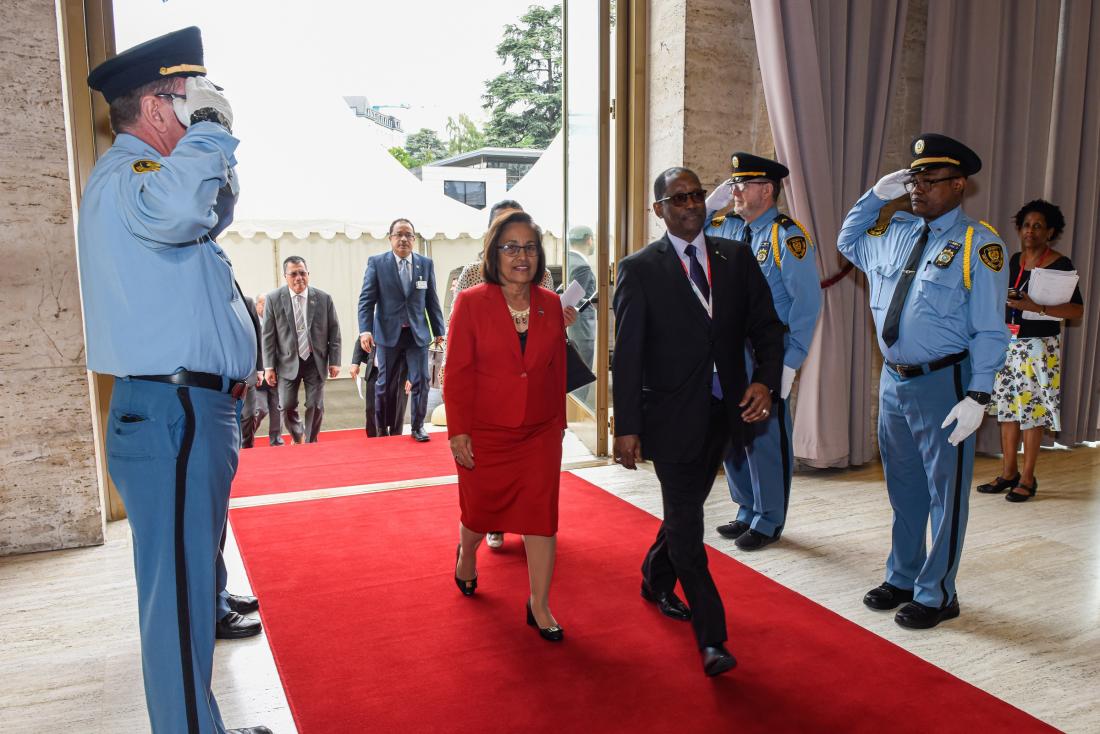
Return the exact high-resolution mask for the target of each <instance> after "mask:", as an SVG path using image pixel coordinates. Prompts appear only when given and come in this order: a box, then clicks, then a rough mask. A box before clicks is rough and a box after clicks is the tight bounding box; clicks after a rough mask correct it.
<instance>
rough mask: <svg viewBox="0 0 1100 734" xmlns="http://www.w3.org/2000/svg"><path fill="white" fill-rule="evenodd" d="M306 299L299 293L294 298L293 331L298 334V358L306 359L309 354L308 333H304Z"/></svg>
mask: <svg viewBox="0 0 1100 734" xmlns="http://www.w3.org/2000/svg"><path fill="white" fill-rule="evenodd" d="M305 306H306V297H305V296H303V295H302V294H301V293H298V294H295V296H294V331H296V332H297V333H298V356H299V357H301V358H302V359H308V358H309V354H310V348H309V333H308V332H307V331H306V313H305V310H306V309H305Z"/></svg>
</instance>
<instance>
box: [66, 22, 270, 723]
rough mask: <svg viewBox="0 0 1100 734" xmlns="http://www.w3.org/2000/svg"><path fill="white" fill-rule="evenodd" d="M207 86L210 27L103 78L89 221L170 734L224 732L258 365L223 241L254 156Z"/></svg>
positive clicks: (98, 307)
mask: <svg viewBox="0 0 1100 734" xmlns="http://www.w3.org/2000/svg"><path fill="white" fill-rule="evenodd" d="M205 75H206V69H205V68H204V67H203V53H202V38H201V36H200V33H199V29H198V28H186V29H183V30H180V31H176V32H174V33H170V34H168V35H166V36H162V37H160V38H156V39H154V40H152V41H148V42H146V43H143V44H141V45H139V46H135V47H134V48H132V49H130V50H128V51H126V52H124V53H121V54H119V55H118V56H115V57H114V58H112V59H109V60H108V61H106V62H104V63H103V64H101V65H100V66H98V67H96V68H95V69H94V70H93V71H92V73H91V74H90V75H89V76H88V85H89V86H90V87H91V88H92V89H96V90H98V91H100V92H102V93H103V96H104V97H105V98H106V99H107V102H108V103H109V104H110V107H111V126H112V127H113V128H114V130H115V132H116V133H117V137H116V139H115V142H114V145H112V146H111V149H110V150H108V151H107V153H106V154H105V155H104V156H103V157H102V158H100V159H99V161H98V162H97V163H96V166H95V168H94V169H93V170H92V173H91V176H90V177H89V179H88V185H87V187H86V189H85V191H84V198H83V201H82V202H81V206H80V225H79V231H78V239H79V244H80V253H79V254H80V276H81V288H82V295H83V299H84V317H85V324H86V329H87V342H88V344H87V348H88V367H89V369H92V370H94V371H96V372H100V373H103V374H109V375H114V376H115V383H114V391H113V393H112V396H111V409H110V417H109V422H108V427H107V468H108V470H109V471H110V473H111V478H112V479H114V481H115V484H116V485H117V486H118V489H119V492H120V493H121V495H122V499H123V501H124V502H125V504H126V510H127V513H128V514H129V518H130V527H131V530H132V532H133V542H134V566H135V570H136V576H137V591H138V610H139V614H140V624H141V650H142V668H143V672H144V677H145V698H146V703H147V704H148V708H149V719H150V722H151V724H152V729H153V731H154V732H156V733H157V734H163V733H164V732H189V733H190V734H194V733H196V732H200V733H201V734H209V733H216V734H221V733H222V732H225V727H224V726H223V725H222V720H221V715H220V713H219V712H218V705H217V703H216V702H215V700H214V696H213V695H212V694H211V692H210V676H211V668H212V665H213V655H214V619H215V595H216V583H215V559H216V557H217V555H218V545H219V541H220V539H221V535H222V530H223V528H224V526H225V518H226V511H227V507H228V503H229V484H230V481H231V480H232V478H233V474H234V473H235V471H236V468H237V452H238V447H239V446H240V428H239V424H238V419H237V414H238V406H239V402H238V401H239V399H240V397H241V396H242V395H243V394H244V388H245V385H244V380H246V379H250V378H251V376H252V374H253V372H254V370H255V364H256V334H255V331H254V329H253V326H252V322H251V320H250V319H249V316H248V313H247V312H246V311H245V306H244V300H243V297H242V296H241V294H240V291H239V289H238V288H237V285H236V282H235V280H234V277H233V268H232V267H231V265H230V263H229V260H228V259H227V258H226V256H225V253H224V252H222V250H221V248H220V247H218V245H217V244H215V242H214V239H213V238H214V237H216V236H217V234H218V233H220V232H221V231H222V230H223V229H224V228H225V227H226V226H227V225H228V224H229V222H230V221H231V219H232V214H231V212H232V208H233V202H234V200H235V198H236V186H235V182H234V180H233V167H234V166H235V165H236V160H235V159H234V157H233V151H234V150H235V149H236V147H237V142H238V141H237V139H236V138H234V137H233V135H232V134H231V132H230V127H231V125H232V121H233V113H232V110H231V108H230V106H229V103H228V102H227V101H226V98H225V97H224V96H223V95H222V94H221V92H220V91H219V90H218V88H217V87H215V86H214V85H213V84H211V83H210V82H209V81H207V80H206V78H205ZM166 294H167V295H168V296H169V297H168V298H167V299H166V298H165V295H166ZM232 731H236V732H243V733H249V734H262V733H265V732H268V731H269V730H268V729H267V728H266V727H262V726H261V727H253V728H250V729H236V730H232Z"/></svg>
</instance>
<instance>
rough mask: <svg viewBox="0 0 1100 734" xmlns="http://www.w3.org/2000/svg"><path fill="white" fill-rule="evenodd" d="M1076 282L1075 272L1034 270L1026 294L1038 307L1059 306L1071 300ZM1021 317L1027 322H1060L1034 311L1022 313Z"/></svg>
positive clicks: (1057, 319)
mask: <svg viewBox="0 0 1100 734" xmlns="http://www.w3.org/2000/svg"><path fill="white" fill-rule="evenodd" d="M1077 280H1078V277H1077V271H1076V270H1048V269H1047V268H1036V269H1035V270H1032V271H1031V278H1030V280H1029V281H1028V284H1027V294H1028V296H1030V297H1031V300H1033V301H1035V302H1036V303H1038V304H1039V305H1040V306H1060V305H1062V304H1063V303H1069V300H1070V299H1071V298H1073V291H1074V289H1075V288H1077ZM1023 317H1024V318H1025V319H1027V320H1028V321H1061V319H1059V318H1058V317H1057V316H1044V315H1043V314H1040V313H1036V312H1035V311H1024V313H1023Z"/></svg>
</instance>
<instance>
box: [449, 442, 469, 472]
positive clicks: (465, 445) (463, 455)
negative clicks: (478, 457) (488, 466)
mask: <svg viewBox="0 0 1100 734" xmlns="http://www.w3.org/2000/svg"><path fill="white" fill-rule="evenodd" d="M451 454H452V455H453V456H454V457H455V462H456V463H457V464H458V465H459V466H461V467H465V468H466V469H473V468H474V447H473V444H472V443H471V442H470V435H469V434H468V433H463V434H460V435H458V436H455V437H454V438H452V439H451Z"/></svg>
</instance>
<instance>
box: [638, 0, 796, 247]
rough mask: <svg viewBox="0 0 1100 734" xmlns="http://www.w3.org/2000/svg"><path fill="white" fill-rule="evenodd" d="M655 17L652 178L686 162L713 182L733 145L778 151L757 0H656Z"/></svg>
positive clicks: (725, 168) (656, 224)
mask: <svg viewBox="0 0 1100 734" xmlns="http://www.w3.org/2000/svg"><path fill="white" fill-rule="evenodd" d="M649 18H650V26H649V69H648V78H649V90H648V91H649V120H648V124H649V131H650V135H649V147H648V167H649V180H650V181H652V180H653V179H654V178H656V176H657V174H658V173H660V172H661V171H663V170H664V169H666V168H669V167H670V166H679V165H684V166H687V167H688V168H690V169H692V170H694V171H695V172H696V173H698V174H699V178H700V179H702V182H703V187H704V188H706V189H707V190H713V188H714V186H715V185H716V184H718V183H720V182H722V181H724V180H725V179H726V178H728V177H729V158H730V153H732V152H733V151H735V150H745V151H751V152H754V153H757V154H759V155H763V156H768V157H772V156H773V155H774V154H775V144H774V143H773V142H772V133H771V127H770V126H769V124H768V113H767V108H766V107H765V105H764V88H763V83H762V81H761V79H760V62H759V60H758V58H757V55H756V37H755V35H754V32H753V26H752V11H751V10H750V8H749V0H675V1H674V2H669V1H668V0H650V2H649ZM651 200H652V192H651V193H650V195H649V196H648V197H647V202H648V201H651ZM663 230H664V228H663V226H662V225H661V223H660V221H659V220H658V219H657V218H656V217H655V216H653V215H652V213H651V214H650V229H649V232H650V239H653V238H654V237H656V236H659V235H660V234H661V233H662V232H663Z"/></svg>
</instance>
